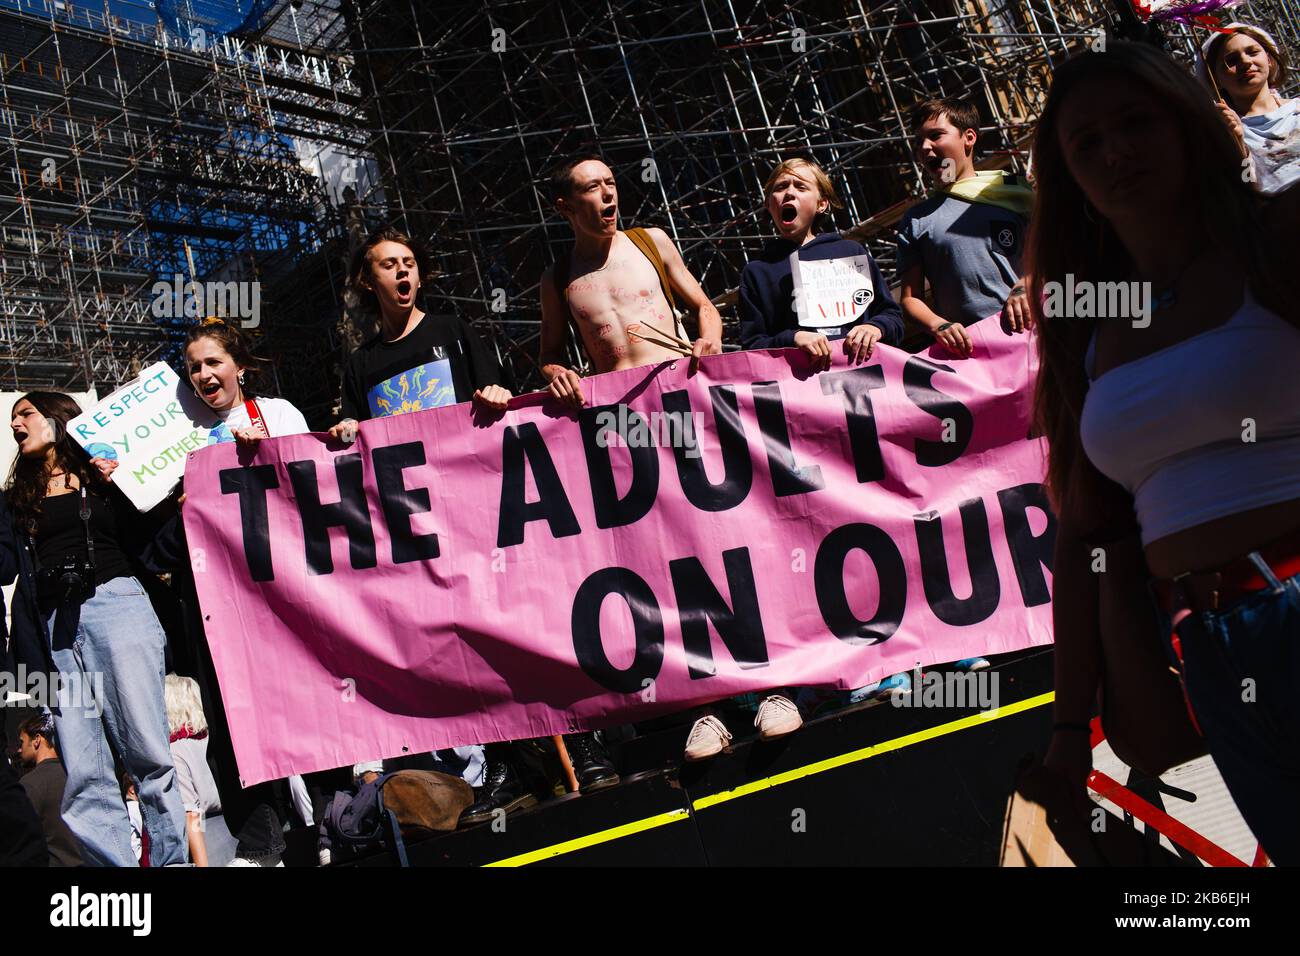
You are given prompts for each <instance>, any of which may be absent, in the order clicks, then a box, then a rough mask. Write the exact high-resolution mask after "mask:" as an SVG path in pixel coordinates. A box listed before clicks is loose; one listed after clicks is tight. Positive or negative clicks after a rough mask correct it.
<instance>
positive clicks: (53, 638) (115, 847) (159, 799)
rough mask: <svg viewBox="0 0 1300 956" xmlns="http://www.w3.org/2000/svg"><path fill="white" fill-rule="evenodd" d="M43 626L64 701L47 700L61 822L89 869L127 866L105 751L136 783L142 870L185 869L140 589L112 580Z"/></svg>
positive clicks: (158, 667)
mask: <svg viewBox="0 0 1300 956" xmlns="http://www.w3.org/2000/svg"><path fill="white" fill-rule="evenodd" d="M46 624H47V626H48V633H49V635H50V651H51V656H52V657H53V660H54V665H55V666H56V667H57V668H58V669H59V673H60V674H61V675H62V678H63V681H64V682H65V691H66V692H65V693H63V694H61V696H60V698H59V700H58V701H52V702H51V703H52V704H54V706H52V707H51V710H52V712H53V714H54V729H55V732H56V734H57V736H58V743H59V752H60V754H61V756H62V757H63V766H64V769H66V770H67V773H68V781H67V783H66V784H65V786H64V789H63V804H62V811H63V819H64V822H66V823H67V825H68V828H69V829H70V830H72V833H73V835H74V836H76V838H77V841H78V842H79V843H80V844H81V856H82V859H83V860H84V861H85V862H86V863H87V864H88V865H90V866H136V865H138V863H137V860H136V859H135V856H134V854H133V853H132V850H131V819H130V816H129V815H128V814H127V810H126V803H125V802H124V801H123V799H122V791H121V788H120V787H119V785H118V780H117V774H116V773H115V772H114V761H113V755H114V752H116V754H117V755H118V756H119V757H120V758H121V760H122V763H123V764H124V765H125V767H126V770H127V773H129V774H130V775H131V778H132V779H133V780H134V781H135V783H136V793H137V794H138V795H139V798H140V809H141V812H142V813H143V816H144V825H145V829H146V831H147V832H148V833H149V842H150V854H149V862H150V865H151V866H166V865H168V864H170V863H184V862H185V852H186V841H185V811H184V810H183V809H182V808H181V796H180V788H179V784H178V783H177V781H176V770H175V768H174V767H173V766H172V755H171V750H170V748H169V747H168V744H167V736H168V734H167V708H166V704H165V702H164V697H163V677H164V674H163V648H164V646H165V645H166V643H167V639H166V636H165V635H164V634H163V629H162V625H161V624H159V623H158V618H157V616H156V615H155V614H154V611H153V606H152V605H151V604H150V603H149V598H148V596H147V595H146V594H145V592H144V588H143V587H142V586H141V584H140V582H139V581H138V580H136V579H135V578H133V577H117V578H113V579H112V580H109V581H105V582H104V583H102V584H100V585H98V586H97V587H96V588H95V593H94V595H93V596H92V597H91V598H90V599H89V600H87V601H85V602H83V603H81V604H79V605H76V604H60V605H59V606H58V607H57V608H55V609H53V610H51V611H48V612H47V614H46Z"/></svg>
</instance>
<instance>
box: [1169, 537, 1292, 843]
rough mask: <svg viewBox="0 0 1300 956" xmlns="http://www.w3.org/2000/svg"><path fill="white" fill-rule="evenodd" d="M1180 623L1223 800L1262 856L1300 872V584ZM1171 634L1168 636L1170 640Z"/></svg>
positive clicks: (1192, 693) (1272, 587) (1272, 581)
mask: <svg viewBox="0 0 1300 956" xmlns="http://www.w3.org/2000/svg"><path fill="white" fill-rule="evenodd" d="M1252 560H1254V561H1255V563H1256V566H1257V567H1258V568H1259V570H1260V572H1261V574H1263V576H1264V579H1265V580H1266V581H1268V583H1269V587H1267V588H1266V589H1264V590H1262V591H1257V592H1254V593H1252V594H1248V595H1246V596H1244V597H1242V598H1240V599H1238V600H1235V601H1233V602H1232V603H1230V604H1228V605H1227V606H1225V607H1222V608H1220V609H1219V610H1217V611H1205V612H1200V613H1198V612H1194V611H1193V612H1192V613H1190V614H1188V615H1187V616H1186V617H1184V618H1183V620H1182V621H1180V622H1179V624H1178V627H1177V633H1178V637H1179V642H1180V644H1181V646H1182V652H1183V680H1184V683H1185V686H1186V688H1187V696H1188V699H1189V700H1190V702H1191V706H1192V710H1193V711H1194V712H1195V715H1196V720H1197V722H1198V723H1199V724H1200V727H1201V731H1202V733H1204V735H1205V742H1206V744H1207V746H1208V748H1209V751H1210V755H1211V756H1212V757H1213V758H1214V763H1215V765H1216V766H1217V767H1218V768H1219V773H1220V774H1222V775H1223V781H1224V783H1225V784H1227V787H1228V792H1229V793H1231V794H1232V798H1233V800H1234V801H1236V804H1237V808H1238V809H1239V810H1240V811H1241V815H1242V817H1244V818H1245V821H1246V824H1247V825H1248V826H1249V827H1250V828H1251V831H1252V832H1253V833H1254V834H1255V836H1256V837H1257V838H1258V839H1259V842H1260V844H1261V845H1262V846H1263V848H1264V850H1265V852H1267V853H1268V855H1269V857H1270V858H1271V859H1272V860H1273V861H1274V862H1275V863H1277V864H1279V865H1284V866H1296V865H1300V575H1295V576H1293V577H1290V578H1287V579H1286V580H1285V581H1281V580H1278V578H1277V577H1276V575H1274V574H1273V572H1272V571H1271V570H1269V568H1268V565H1267V564H1265V563H1264V562H1263V560H1262V559H1260V558H1258V555H1252ZM1168 633H1169V632H1168V631H1166V634H1168Z"/></svg>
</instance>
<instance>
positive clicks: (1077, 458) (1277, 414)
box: [1028, 43, 1300, 863]
mask: <svg viewBox="0 0 1300 956" xmlns="http://www.w3.org/2000/svg"><path fill="white" fill-rule="evenodd" d="M1239 155H1240V154H1239V151H1238V148H1237V145H1236V144H1235V142H1234V141H1233V138H1232V135H1231V133H1230V132H1229V131H1228V129H1227V128H1226V127H1225V126H1224V124H1223V122H1222V121H1221V120H1220V118H1219V117H1218V115H1217V114H1216V112H1215V108H1214V105H1213V103H1212V102H1211V101H1210V100H1209V99H1208V98H1207V97H1206V95H1205V92H1204V90H1203V89H1202V88H1201V87H1200V86H1199V85H1198V84H1197V83H1196V82H1195V81H1194V80H1193V79H1192V78H1191V77H1190V76H1188V75H1187V74H1186V73H1184V72H1183V70H1182V69H1181V68H1180V67H1179V66H1178V65H1177V64H1175V63H1174V62H1173V61H1172V60H1170V59H1169V58H1168V57H1166V56H1164V55H1163V54H1161V53H1160V52H1159V51H1157V50H1154V49H1152V48H1149V47H1146V46H1139V45H1132V44H1126V43H1112V44H1110V45H1108V47H1107V50H1106V52H1104V53H1086V54H1084V55H1082V56H1079V57H1076V58H1075V59H1073V60H1071V61H1070V62H1069V63H1067V64H1065V66H1063V67H1062V68H1061V69H1060V70H1059V71H1058V72H1057V73H1056V76H1055V79H1054V82H1053V87H1052V90H1051V93H1050V95H1049V96H1048V100H1047V104H1046V106H1045V108H1044V110H1043V113H1042V116H1041V118H1040V120H1039V125H1038V131H1037V136H1036V139H1035V146H1034V158H1035V164H1036V167H1037V173H1038V180H1037V181H1038V194H1037V200H1036V202H1037V205H1036V208H1035V210H1034V215H1033V217H1032V220H1031V233H1030V240H1029V256H1030V266H1029V269H1028V273H1029V275H1031V276H1032V277H1033V278H1032V283H1033V294H1031V296H1030V299H1031V303H1032V305H1033V308H1034V311H1035V319H1036V321H1037V323H1038V326H1039V330H1040V331H1039V355H1040V360H1041V362H1040V372H1039V380H1038V384H1037V394H1036V397H1035V407H1036V414H1037V419H1038V422H1039V425H1040V427H1041V429H1042V432H1043V434H1044V435H1045V436H1046V438H1047V440H1048V447H1049V453H1048V486H1049V490H1050V492H1051V495H1052V500H1053V502H1054V505H1055V507H1056V509H1057V512H1058V517H1059V521H1060V524H1059V528H1058V535H1057V542H1056V558H1055V566H1054V584H1053V614H1054V620H1055V628H1056V674H1057V680H1056V684H1057V686H1056V703H1055V720H1056V724H1055V727H1054V732H1053V738H1052V745H1051V748H1050V750H1049V753H1048V757H1047V761H1046V762H1047V765H1048V766H1049V767H1052V768H1054V769H1056V770H1058V771H1061V772H1062V773H1064V774H1065V775H1066V776H1067V778H1068V779H1070V781H1071V782H1072V784H1073V785H1074V787H1075V789H1074V793H1075V794H1076V796H1079V797H1082V796H1083V794H1084V790H1083V786H1084V783H1085V780H1086V779H1087V774H1088V771H1089V769H1090V766H1091V749H1090V743H1089V734H1088V730H1089V728H1088V723H1089V720H1090V718H1091V716H1092V714H1093V711H1094V707H1095V704H1096V702H1097V700H1098V697H1099V692H1100V697H1101V700H1102V723H1103V728H1104V729H1105V731H1106V733H1107V736H1108V738H1109V739H1110V740H1111V741H1112V743H1114V742H1116V739H1117V736H1118V734H1117V731H1120V730H1121V729H1122V735H1123V736H1125V738H1126V740H1125V744H1126V746H1129V745H1131V750H1132V752H1134V753H1137V754H1138V759H1136V760H1132V761H1131V762H1134V763H1135V764H1139V762H1140V761H1145V762H1146V763H1148V764H1162V766H1157V767H1155V768H1153V769H1155V770H1156V771H1157V772H1158V771H1159V770H1161V769H1166V768H1167V767H1168V766H1169V765H1170V759H1171V758H1170V756H1169V755H1170V754H1171V753H1178V754H1179V758H1173V762H1180V760H1181V759H1186V758H1187V757H1189V756H1192V755H1194V748H1193V749H1190V750H1189V747H1188V744H1187V740H1186V738H1188V737H1195V735H1196V734H1197V733H1198V732H1199V733H1201V734H1203V735H1204V743H1203V746H1204V747H1205V748H1206V749H1208V750H1209V752H1210V753H1211V755H1212V756H1213V757H1214V759H1215V762H1216V764H1217V765H1218V767H1219V769H1220V772H1221V773H1222V775H1223V778H1224V781H1225V782H1226V784H1227V786H1228V789H1229V791H1230V792H1231V793H1232V795H1233V798H1234V799H1235V800H1236V802H1237V805H1238V807H1239V808H1240V810H1241V811H1242V815H1243V816H1244V818H1245V819H1246V822H1247V823H1248V824H1249V825H1250V827H1251V828H1252V830H1253V831H1254V832H1255V835H1256V836H1257V837H1258V838H1259V839H1260V841H1261V844H1262V845H1263V847H1264V849H1265V851H1266V852H1267V853H1268V854H1269V855H1270V856H1271V857H1272V858H1273V859H1274V860H1275V861H1277V862H1280V863H1300V814H1297V813H1296V812H1295V806H1296V802H1297V798H1298V796H1300V743H1298V742H1300V707H1297V705H1296V703H1295V700H1296V697H1297V695H1296V685H1297V683H1300V574H1297V571H1300V374H1297V370H1298V369H1300V363H1297V361H1296V360H1297V359H1300V313H1298V310H1297V302H1298V301H1300V296H1297V295H1296V294H1295V290H1294V288H1293V287H1291V285H1290V284H1291V283H1294V282H1295V281H1296V273H1297V272H1298V271H1300V270H1297V269H1296V268H1295V266H1296V262H1295V259H1296V257H1295V253H1294V251H1293V250H1294V249H1295V243H1296V237H1297V232H1298V231H1300V228H1298V227H1300V224H1298V223H1297V219H1298V218H1300V217H1297V212H1296V210H1297V208H1298V207H1300V202H1297V199H1300V192H1297V191H1296V190H1291V191H1290V192H1288V193H1283V194H1281V195H1279V196H1274V197H1264V196H1261V195H1259V194H1258V193H1256V192H1255V191H1254V190H1253V189H1252V188H1251V187H1250V185H1249V183H1246V182H1243V181H1242V179H1241V177H1240V175H1239V172H1238V170H1239V168H1240V166H1239V163H1237V162H1235V161H1234V160H1233V157H1234V156H1239ZM1101 283H1123V284H1124V285H1123V286H1102V285H1100V284H1101ZM1062 289H1066V290H1072V291H1073V294H1074V295H1075V296H1076V298H1075V300H1073V301H1064V297H1063V296H1062V295H1061V290H1062ZM1085 289H1090V290H1091V291H1090V294H1091V295H1092V302H1091V303H1085V302H1084V301H1083V299H1082V298H1080V296H1082V294H1083V290H1085ZM1108 289H1109V290H1111V291H1110V292H1107V291H1106V290H1108ZM1116 289H1121V290H1124V291H1126V292H1128V293H1129V295H1128V297H1127V301H1126V300H1125V298H1124V297H1123V296H1122V295H1116V294H1114V290H1116ZM1088 305H1091V306H1093V308H1091V309H1090V308H1088ZM1116 306H1119V308H1115V307H1116ZM1108 310H1109V311H1110V312H1112V313H1113V312H1122V313H1123V314H1118V315H1117V314H1110V315H1105V316H1104V317H1093V316H1096V315H1098V313H1105V312H1106V311H1108ZM1081 316H1087V317H1081ZM1090 343H1092V344H1093V347H1091V348H1090ZM1086 353H1087V354H1088V360H1087V361H1085V354H1086ZM1134 533H1136V535H1138V536H1140V542H1141V545H1140V546H1141V551H1140V552H1139V551H1138V550H1137V545H1136V541H1137V537H1135V536H1133V535H1134ZM1126 536H1127V537H1128V541H1129V542H1130V543H1128V544H1126V543H1125V538H1126ZM1148 581H1150V582H1151V583H1152V585H1153V590H1154V592H1155V594H1156V597H1157V603H1158V605H1159V606H1160V607H1161V608H1162V609H1163V610H1164V612H1165V613H1166V614H1167V615H1169V616H1170V618H1171V622H1167V623H1166V624H1165V626H1163V627H1159V616H1158V614H1157V613H1156V610H1155V608H1154V607H1153V606H1152V602H1150V601H1149V600H1144V599H1143V597H1144V594H1145V588H1146V586H1147V583H1148ZM1175 582H1176V583H1175ZM1169 623H1172V625H1174V630H1173V631H1172V632H1171V631H1170V627H1169ZM1158 627H1159V629H1157V628H1158ZM1116 635H1119V636H1120V637H1122V639H1119V638H1117V636H1116ZM1157 635H1160V636H1163V637H1164V638H1165V649H1166V650H1167V651H1168V655H1169V656H1168V658H1167V659H1162V652H1161V648H1160V642H1159V640H1158V639H1157ZM1169 664H1175V665H1176V666H1177V667H1178V669H1179V672H1180V674H1181V678H1182V688H1181V689H1179V688H1177V686H1176V685H1174V686H1173V687H1171V685H1170V684H1169V683H1168V682H1167V677H1168V671H1167V666H1168V665H1169ZM1243 689H1248V690H1249V693H1244V691H1243ZM1119 691H1122V693H1118V692H1119ZM1180 692H1185V693H1186V696H1187V702H1188V704H1189V710H1190V714H1191V721H1188V720H1186V718H1185V717H1183V715H1182V712H1181V711H1180V710H1179V709H1178V708H1177V706H1176V702H1177V697H1176V695H1177V694H1179V693H1180ZM1120 696H1124V697H1126V698H1127V699H1128V703H1127V704H1125V705H1124V707H1123V708H1120V709H1121V710H1123V711H1124V712H1125V715H1124V716H1123V717H1122V718H1120V719H1117V720H1116V722H1115V725H1114V726H1112V720H1111V718H1112V713H1111V709H1110V707H1109V704H1110V702H1111V700H1112V698H1114V697H1120ZM1243 698H1245V699H1246V702H1243ZM1135 700H1137V701H1140V703H1137V704H1136V705H1135V704H1133V701H1135ZM1171 700H1172V701H1175V706H1174V707H1173V708H1172V709H1171V708H1170V707H1169V704H1170V701H1171ZM1192 722H1194V723H1195V724H1196V729H1195V730H1188V729H1187V727H1186V726H1183V725H1190V724H1191V723H1192ZM1183 731H1186V732H1185V733H1184V732H1183ZM1116 749H1117V750H1118V749H1120V748H1119V747H1117V748H1116ZM1143 769H1151V768H1148V767H1143Z"/></svg>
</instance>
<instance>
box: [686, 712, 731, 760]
mask: <svg viewBox="0 0 1300 956" xmlns="http://www.w3.org/2000/svg"><path fill="white" fill-rule="evenodd" d="M730 741H731V731H729V730H727V726H726V724H724V723H723V722H722V721H720V720H718V718H717V717H714V716H713V715H712V714H707V715H706V716H704V717H701V718H700V719H699V720H697V721H696V722H695V725H694V726H693V727H691V733H690V736H689V737H687V738H686V759H687V760H692V761H693V760H706V759H708V758H709V757H712V756H714V755H716V754H718V753H721V752H722V750H723V749H724V748H725V747H726V746H727V744H728V743H729V742H730Z"/></svg>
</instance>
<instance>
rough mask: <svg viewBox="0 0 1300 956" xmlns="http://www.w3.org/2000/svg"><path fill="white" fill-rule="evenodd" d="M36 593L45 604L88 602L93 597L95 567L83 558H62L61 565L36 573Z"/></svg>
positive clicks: (42, 569)
mask: <svg viewBox="0 0 1300 956" xmlns="http://www.w3.org/2000/svg"><path fill="white" fill-rule="evenodd" d="M36 591H37V594H38V595H39V597H40V599H41V601H42V602H43V603H46V604H65V603H70V604H80V603H81V602H82V601H88V600H90V599H91V598H92V597H94V595H95V566H94V565H93V564H91V563H90V562H89V561H87V560H86V559H84V558H78V557H67V558H64V559H63V563H62V564H60V565H58V566H56V567H53V568H41V569H40V570H39V571H37V572H36Z"/></svg>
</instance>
